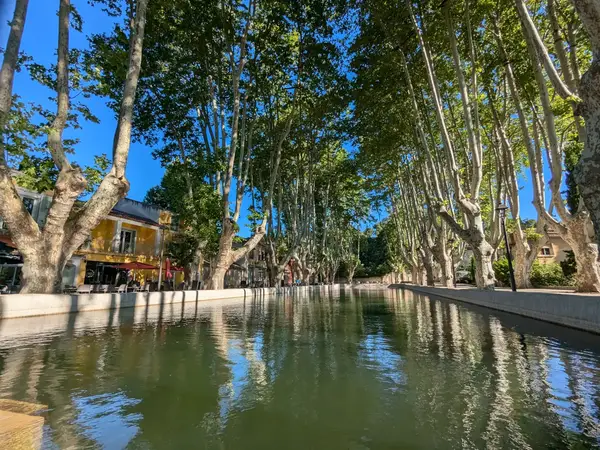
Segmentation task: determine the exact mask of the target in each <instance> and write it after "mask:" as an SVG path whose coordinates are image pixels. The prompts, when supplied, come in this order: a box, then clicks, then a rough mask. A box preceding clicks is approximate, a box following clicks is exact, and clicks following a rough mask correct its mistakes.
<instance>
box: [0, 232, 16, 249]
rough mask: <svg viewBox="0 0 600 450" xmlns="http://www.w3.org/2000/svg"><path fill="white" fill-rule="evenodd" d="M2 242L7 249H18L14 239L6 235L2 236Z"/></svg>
mask: <svg viewBox="0 0 600 450" xmlns="http://www.w3.org/2000/svg"><path fill="white" fill-rule="evenodd" d="M0 242H2V243H3V244H4V245H6V246H7V247H10V248H17V246H16V245H15V243H14V242H13V241H12V239H11V238H10V237H9V236H6V235H4V236H0Z"/></svg>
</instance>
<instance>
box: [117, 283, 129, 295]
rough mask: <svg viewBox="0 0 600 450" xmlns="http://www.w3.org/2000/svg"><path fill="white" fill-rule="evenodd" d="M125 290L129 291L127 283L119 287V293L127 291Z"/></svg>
mask: <svg viewBox="0 0 600 450" xmlns="http://www.w3.org/2000/svg"><path fill="white" fill-rule="evenodd" d="M125 292H127V285H126V284H122V285H120V286H119V287H118V289H117V293H125Z"/></svg>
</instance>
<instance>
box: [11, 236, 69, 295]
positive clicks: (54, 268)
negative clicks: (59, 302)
mask: <svg viewBox="0 0 600 450" xmlns="http://www.w3.org/2000/svg"><path fill="white" fill-rule="evenodd" d="M60 247H61V246H60V245H56V244H50V245H47V246H45V248H43V249H42V248H38V249H37V250H38V251H33V252H24V253H23V271H22V273H21V291H20V293H22V294H30V293H45V294H58V293H61V292H62V272H63V269H64V267H65V264H66V262H67V259H68V258H65V255H64V254H63V252H62V249H61V248H60Z"/></svg>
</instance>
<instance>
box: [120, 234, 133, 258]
mask: <svg viewBox="0 0 600 450" xmlns="http://www.w3.org/2000/svg"><path fill="white" fill-rule="evenodd" d="M119 253H135V231H134V230H121V244H120V246H119Z"/></svg>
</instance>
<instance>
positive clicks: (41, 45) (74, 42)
mask: <svg viewBox="0 0 600 450" xmlns="http://www.w3.org/2000/svg"><path fill="white" fill-rule="evenodd" d="M73 4H74V6H75V7H76V8H77V10H78V11H79V13H80V14H81V16H82V18H83V21H84V24H83V33H79V32H76V31H75V30H71V35H70V45H71V47H72V48H85V47H87V40H86V36H87V35H89V34H92V33H100V32H105V31H109V30H110V29H111V26H112V23H113V20H114V19H112V18H109V17H108V16H107V15H106V14H105V13H103V12H102V11H101V9H100V8H99V7H92V6H90V5H89V4H88V3H87V1H85V0H73ZM0 5H3V8H2V11H0V14H1V19H2V23H6V21H7V20H8V19H9V17H10V14H12V10H13V7H14V1H10V0H0ZM57 8H58V2H57V1H55V0H30V6H29V12H28V17H27V22H26V25H25V33H24V35H23V42H22V45H21V50H22V51H24V52H25V53H26V54H28V55H29V56H32V57H33V58H34V60H35V61H36V62H38V63H42V64H45V65H49V64H52V63H54V62H55V59H56V44H57V39H58V29H57V22H58V18H57V15H56V11H57ZM7 33H8V27H6V26H2V29H1V35H0V39H1V40H0V42H2V44H1V45H5V42H6V38H7ZM14 92H15V93H17V94H18V95H20V96H21V97H22V99H23V100H24V101H31V102H36V103H40V104H43V105H45V106H47V107H49V108H52V109H54V107H55V106H54V104H53V103H52V102H50V100H49V99H48V98H49V97H51V96H52V95H53V93H52V92H51V91H50V90H48V89H46V88H45V87H43V86H41V85H39V84H38V83H36V82H33V81H31V80H30V79H29V75H28V74H27V73H26V72H25V71H23V72H21V73H18V74H17V76H16V79H15V86H14ZM87 105H88V106H89V107H90V109H91V110H92V111H93V112H94V114H95V115H96V116H97V117H98V118H99V119H100V123H99V124H94V123H91V122H84V123H83V124H82V125H83V127H82V129H80V130H68V131H66V137H76V138H78V139H79V140H80V143H79V144H78V145H77V147H76V153H75V155H72V156H71V158H72V160H74V161H76V162H78V163H79V164H81V165H91V164H92V163H93V159H94V156H95V155H99V154H101V153H106V154H107V155H109V156H110V155H111V152H112V140H113V134H114V129H115V124H116V119H115V115H114V113H113V111H112V110H110V109H109V108H108V107H107V106H106V104H105V99H102V98H92V99H89V100H88V101H87ZM163 172H164V170H163V168H162V167H161V165H160V163H159V161H156V160H154V159H153V158H152V156H151V149H150V148H148V147H145V146H144V145H142V144H140V143H133V144H132V146H131V150H130V154H129V162H128V166H127V177H128V179H129V181H130V183H131V190H130V191H129V194H128V197H130V198H133V199H135V200H143V198H144V195H145V194H146V192H147V191H148V189H149V188H151V187H152V186H155V185H157V184H159V183H160V180H161V178H162V175H163ZM526 174H527V175H528V170H526ZM549 180H550V174H549V173H546V182H548V181H549ZM519 184H520V186H522V190H521V193H522V195H521V211H522V212H521V214H522V217H523V218H535V217H536V213H535V209H534V207H533V205H532V203H531V200H532V188H531V183H530V182H529V181H527V180H526V179H522V180H520V183H519ZM249 204H250V201H249V199H244V211H243V212H242V215H241V218H240V219H241V220H240V226H241V228H242V231H241V234H242V235H244V236H247V235H248V234H249V232H248V230H247V229H246V228H245V226H246V224H247V220H246V217H245V216H246V212H245V211H246V207H247V206H249ZM374 213H375V215H376V217H377V215H378V214H377V212H374ZM385 215H386V214H385V213H383V214H382V215H379V217H378V218H379V219H382V218H383V217H385Z"/></svg>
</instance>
